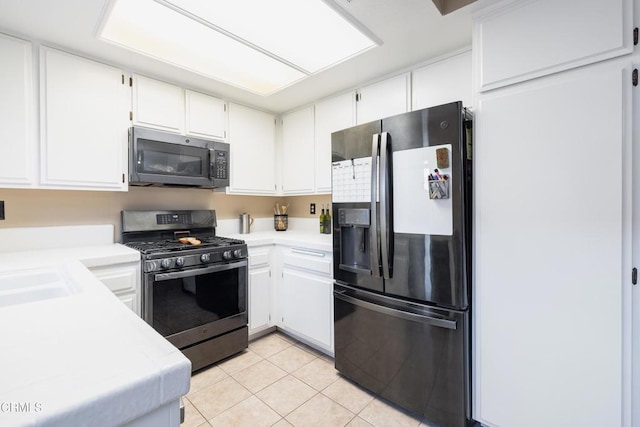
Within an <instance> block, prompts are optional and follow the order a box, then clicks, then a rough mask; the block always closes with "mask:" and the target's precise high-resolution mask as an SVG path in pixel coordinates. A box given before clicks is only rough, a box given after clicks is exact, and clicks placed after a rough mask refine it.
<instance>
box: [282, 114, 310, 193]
mask: <svg viewBox="0 0 640 427" xmlns="http://www.w3.org/2000/svg"><path fill="white" fill-rule="evenodd" d="M313 121H314V118H313V107H306V108H303V109H301V110H298V111H294V112H292V113H288V114H285V115H283V116H282V192H283V194H285V195H291V194H310V193H313V192H314V191H315V158H314V157H315V156H314V153H315V144H314V129H313Z"/></svg>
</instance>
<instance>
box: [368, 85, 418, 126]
mask: <svg viewBox="0 0 640 427" xmlns="http://www.w3.org/2000/svg"><path fill="white" fill-rule="evenodd" d="M409 87H410V77H409V74H401V75H399V76H396V77H391V78H389V79H386V80H383V81H381V82H378V83H375V84H372V85H370V86H365V87H363V88H361V89H358V101H357V104H356V121H357V124H361V123H367V122H370V121H373V120H379V119H383V118H385V117H390V116H395V115H396V114H402V113H406V112H407V111H409V107H410V103H409V93H410V91H409Z"/></svg>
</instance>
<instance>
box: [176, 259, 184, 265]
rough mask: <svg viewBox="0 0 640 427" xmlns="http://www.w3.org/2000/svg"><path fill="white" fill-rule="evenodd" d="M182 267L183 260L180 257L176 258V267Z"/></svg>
mask: <svg viewBox="0 0 640 427" xmlns="http://www.w3.org/2000/svg"><path fill="white" fill-rule="evenodd" d="M182 266H184V258H182V257H178V258H176V267H182Z"/></svg>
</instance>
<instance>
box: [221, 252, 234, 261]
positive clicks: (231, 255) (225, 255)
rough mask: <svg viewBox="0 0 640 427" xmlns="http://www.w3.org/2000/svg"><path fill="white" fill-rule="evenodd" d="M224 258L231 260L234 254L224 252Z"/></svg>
mask: <svg viewBox="0 0 640 427" xmlns="http://www.w3.org/2000/svg"><path fill="white" fill-rule="evenodd" d="M222 258H224V259H231V258H233V254H232V253H231V251H224V252H223V253H222Z"/></svg>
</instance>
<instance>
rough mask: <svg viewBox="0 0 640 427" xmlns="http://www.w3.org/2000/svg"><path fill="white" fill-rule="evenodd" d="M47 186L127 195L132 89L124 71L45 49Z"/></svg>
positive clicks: (43, 136)
mask: <svg viewBox="0 0 640 427" xmlns="http://www.w3.org/2000/svg"><path fill="white" fill-rule="evenodd" d="M40 68H41V76H40V79H41V85H40V121H41V127H40V131H41V151H40V155H41V183H42V184H43V186H47V187H49V186H50V187H57V188H71V187H73V188H83V189H96V190H123V191H126V190H127V179H126V177H127V170H128V168H127V130H128V126H129V117H128V110H129V108H128V106H129V102H130V88H129V86H128V84H127V85H125V84H124V75H123V73H122V71H121V70H119V69H117V68H114V67H110V66H108V65H104V64H101V63H98V62H94V61H89V60H87V59H84V58H80V57H77V56H74V55H70V54H67V53H64V52H60V51H56V50H53V49H49V48H45V47H43V48H41V54H40Z"/></svg>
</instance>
